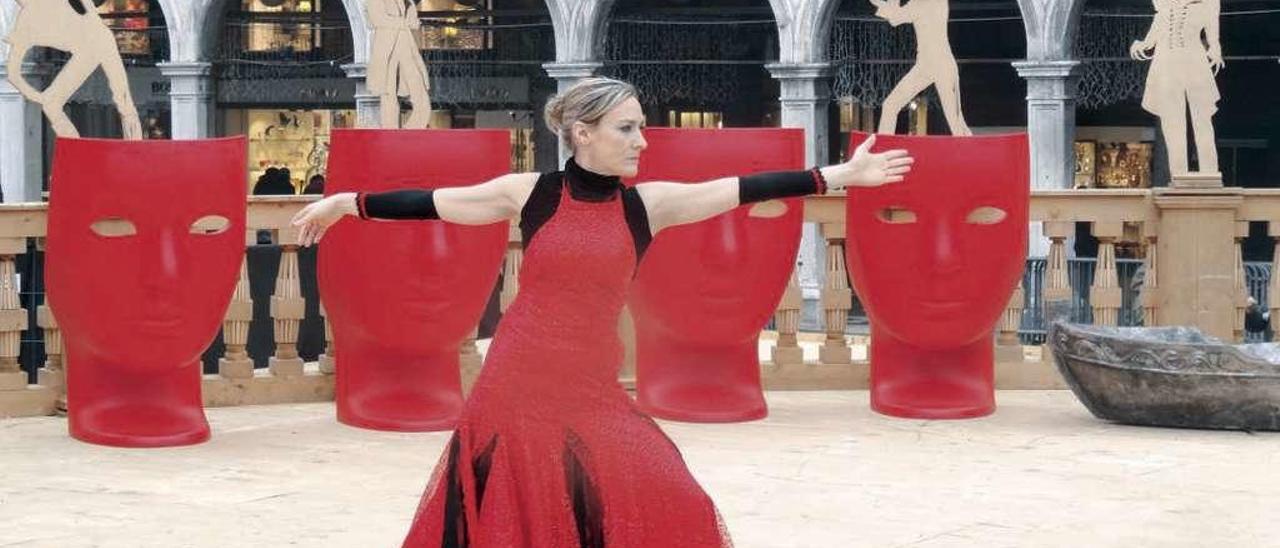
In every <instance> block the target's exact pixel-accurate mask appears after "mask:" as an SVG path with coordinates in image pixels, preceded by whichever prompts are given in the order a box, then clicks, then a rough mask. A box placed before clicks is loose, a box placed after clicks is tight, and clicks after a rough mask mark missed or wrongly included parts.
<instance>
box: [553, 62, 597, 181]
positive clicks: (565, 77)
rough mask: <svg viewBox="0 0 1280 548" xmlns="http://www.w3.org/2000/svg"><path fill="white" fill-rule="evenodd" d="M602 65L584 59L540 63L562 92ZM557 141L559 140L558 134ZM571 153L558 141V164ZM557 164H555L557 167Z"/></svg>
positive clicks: (561, 164) (590, 75)
mask: <svg viewBox="0 0 1280 548" xmlns="http://www.w3.org/2000/svg"><path fill="white" fill-rule="evenodd" d="M602 66H604V64H603V63H597V62H594V61H584V62H576V63H544V64H543V65H542V69H543V70H545V71H547V75H549V76H551V77H552V78H555V79H556V87H557V88H558V92H559V93H564V91H565V90H567V89H569V88H570V87H572V86H573V85H574V84H576V83H578V82H579V81H580V80H582V79H583V78H590V77H592V76H595V75H596V71H598V70H600V67H602ZM557 142H560V141H559V137H558V136H557ZM572 155H573V153H572V151H570V150H569V148H568V147H566V146H564V143H563V142H560V163H559V166H563V165H564V162H565V160H568V159H569V156H572ZM559 166H557V169H558V168H559Z"/></svg>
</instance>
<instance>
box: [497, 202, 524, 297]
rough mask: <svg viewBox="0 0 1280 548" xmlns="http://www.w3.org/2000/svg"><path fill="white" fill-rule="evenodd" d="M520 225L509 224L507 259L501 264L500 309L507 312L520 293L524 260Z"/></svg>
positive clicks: (515, 223)
mask: <svg viewBox="0 0 1280 548" xmlns="http://www.w3.org/2000/svg"><path fill="white" fill-rule="evenodd" d="M520 239H521V236H520V224H519V223H517V222H514V221H513V222H512V223H511V232H510V233H509V234H508V236H507V258H506V260H505V261H503V264H502V295H501V309H502V311H503V312H506V311H507V307H508V306H511V302H512V301H514V300H516V293H517V292H518V291H520V262H521V260H522V259H523V258H524V249H523V248H522V247H521V245H520Z"/></svg>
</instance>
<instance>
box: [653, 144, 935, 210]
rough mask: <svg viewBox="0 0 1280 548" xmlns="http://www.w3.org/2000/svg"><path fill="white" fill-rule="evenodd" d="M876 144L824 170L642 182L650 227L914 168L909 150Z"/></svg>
mask: <svg viewBox="0 0 1280 548" xmlns="http://www.w3.org/2000/svg"><path fill="white" fill-rule="evenodd" d="M874 144H875V136H874V135H873V136H871V137H870V138H868V139H867V140H866V141H865V142H863V143H862V144H861V145H859V146H858V148H857V149H856V150H855V151H854V154H853V157H852V158H850V159H849V161H847V162H845V163H843V164H837V165H833V166H827V167H824V168H821V169H818V170H810V171H807V172H806V171H795V172H776V173H762V174H758V175H750V176H746V177H726V178H723V179H716V180H713V181H708V182H705V183H701V184H694V185H686V184H680V183H643V184H639V185H636V192H638V193H639V194H640V198H641V200H642V201H643V202H644V204H645V209H646V210H647V211H648V212H649V228H650V232H652V233H653V234H657V233H658V231H660V230H662V229H663V228H666V227H669V226H676V225H682V224H687V223H696V222H698V221H701V220H704V219H709V218H711V217H715V216H716V215H719V214H721V213H724V212H726V211H729V210H731V209H733V208H735V207H738V206H740V205H744V204H748V203H753V202H759V201H764V200H770V199H774V198H787V197H794V196H805V195H809V194H814V193H815V192H823V191H825V190H840V189H842V188H845V187H848V186H880V185H883V184H886V183H896V182H899V181H901V180H902V178H903V176H904V175H906V173H907V172H909V171H911V164H912V163H913V162H914V159H912V158H911V156H910V155H908V154H907V151H905V150H890V151H887V152H879V153H876V152H871V147H872V146H873V145H874ZM823 187H825V188H823Z"/></svg>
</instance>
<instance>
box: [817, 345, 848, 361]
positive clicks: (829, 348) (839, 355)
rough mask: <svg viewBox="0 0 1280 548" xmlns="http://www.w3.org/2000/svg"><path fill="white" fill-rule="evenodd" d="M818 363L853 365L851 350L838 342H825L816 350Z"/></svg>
mask: <svg viewBox="0 0 1280 548" xmlns="http://www.w3.org/2000/svg"><path fill="white" fill-rule="evenodd" d="M818 361H819V362H821V363H824V364H837V365H845V364H850V363H853V349H852V348H849V347H848V346H845V345H843V344H840V343H838V342H834V341H827V342H825V343H823V344H822V347H821V348H819V349H818Z"/></svg>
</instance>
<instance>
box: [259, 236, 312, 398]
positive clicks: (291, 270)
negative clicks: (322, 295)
mask: <svg viewBox="0 0 1280 548" xmlns="http://www.w3.org/2000/svg"><path fill="white" fill-rule="evenodd" d="M297 241H298V231H297V230H296V229H280V230H279V243H280V244H281V247H282V252H281V254H280V270H279V271H278V272H277V274H276V287H275V293H274V294H273V295H272V296H271V319H272V321H273V322H274V327H275V337H276V354H275V356H273V357H272V358H271V359H270V360H268V368H269V369H270V370H271V374H272V375H276V376H278V377H292V376H298V375H301V374H302V358H299V357H298V328H299V326H301V325H302V318H303V315H304V313H305V312H306V301H305V300H304V299H303V298H302V285H301V284H300V283H299V277H298V244H297Z"/></svg>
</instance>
